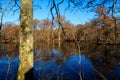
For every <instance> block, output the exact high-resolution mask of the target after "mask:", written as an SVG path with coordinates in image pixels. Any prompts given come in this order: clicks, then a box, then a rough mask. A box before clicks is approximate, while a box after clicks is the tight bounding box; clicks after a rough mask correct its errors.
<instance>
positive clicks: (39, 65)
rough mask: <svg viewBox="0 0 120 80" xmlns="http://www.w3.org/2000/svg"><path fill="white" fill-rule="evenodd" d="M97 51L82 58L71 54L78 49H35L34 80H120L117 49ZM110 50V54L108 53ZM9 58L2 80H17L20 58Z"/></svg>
mask: <svg viewBox="0 0 120 80" xmlns="http://www.w3.org/2000/svg"><path fill="white" fill-rule="evenodd" d="M43 46H45V45H43ZM43 46H42V47H43ZM71 46H72V44H71ZM72 47H74V45H73V46H72ZM97 48H98V49H97ZM97 48H95V49H96V50H95V49H94V47H90V50H91V51H90V50H89V52H90V54H89V53H88V54H85V53H84V54H79V55H78V54H77V53H73V52H72V53H71V51H72V50H75V49H72V48H71V47H70V48H69V47H68V46H66V47H65V46H64V45H62V46H61V48H60V49H61V50H60V49H57V48H53V49H52V48H49V49H48V48H45V49H42V48H37V49H35V51H34V56H35V57H34V67H33V77H34V80H81V79H82V80H102V79H103V77H102V76H104V77H105V78H106V79H107V80H120V63H119V51H116V52H115V49H116V47H112V48H111V47H106V46H99V47H97ZM92 49H94V53H93V52H92V51H93V50H92ZM100 49H101V50H100ZM107 49H109V50H108V51H107V53H106V50H107ZM117 50H118V49H117ZM81 51H82V50H81ZM109 51H111V52H109ZM112 52H114V54H113V53H112ZM9 57H10V56H9ZM9 57H8V56H6V55H5V54H2V55H1V58H0V80H14V79H15V78H16V75H17V70H18V64H19V58H18V57H15V56H13V57H11V59H9ZM101 75H102V76H101ZM29 80H31V79H29Z"/></svg>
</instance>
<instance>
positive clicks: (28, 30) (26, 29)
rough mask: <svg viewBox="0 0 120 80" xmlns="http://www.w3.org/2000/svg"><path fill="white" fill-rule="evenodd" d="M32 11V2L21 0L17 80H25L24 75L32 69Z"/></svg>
mask: <svg viewBox="0 0 120 80" xmlns="http://www.w3.org/2000/svg"><path fill="white" fill-rule="evenodd" d="M32 20H33V9H32V0H21V13H20V32H19V33H20V48H19V57H20V63H19V69H18V78H17V79H18V80H24V79H25V73H26V72H27V71H29V70H30V69H31V68H32V67H33V26H32Z"/></svg>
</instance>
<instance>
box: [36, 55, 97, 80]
mask: <svg viewBox="0 0 120 80" xmlns="http://www.w3.org/2000/svg"><path fill="white" fill-rule="evenodd" d="M55 57H56V56H55ZM55 59H56V58H54V60H51V61H50V62H46V61H44V60H39V61H36V62H35V64H34V69H35V70H34V75H35V76H34V78H35V80H40V79H41V80H80V79H81V78H82V80H95V79H96V75H95V71H94V67H93V66H92V64H91V62H90V60H89V59H87V58H86V57H85V55H81V56H78V55H72V56H70V57H69V58H68V59H66V60H65V61H64V63H63V64H62V65H60V64H57V62H56V60H55ZM61 63H62V62H61Z"/></svg>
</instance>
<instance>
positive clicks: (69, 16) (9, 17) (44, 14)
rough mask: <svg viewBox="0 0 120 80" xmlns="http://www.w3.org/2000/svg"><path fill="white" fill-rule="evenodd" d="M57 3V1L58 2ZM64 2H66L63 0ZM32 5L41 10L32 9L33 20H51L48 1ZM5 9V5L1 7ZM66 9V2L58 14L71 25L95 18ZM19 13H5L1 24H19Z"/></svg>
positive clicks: (92, 15) (44, 0) (35, 2)
mask: <svg viewBox="0 0 120 80" xmlns="http://www.w3.org/2000/svg"><path fill="white" fill-rule="evenodd" d="M2 1H3V2H2V3H3V4H6V3H7V2H8V1H9V0H2ZM58 1H59V0H58ZM65 1H66V0H65ZM33 2H34V5H39V6H40V7H41V9H38V8H37V7H35V8H34V12H33V13H34V16H33V18H34V19H39V20H42V19H47V18H48V19H51V14H50V7H47V6H48V0H33ZM2 6H3V7H5V5H2ZM11 6H12V5H11ZM66 7H67V4H66V2H64V3H63V4H61V5H60V13H61V15H62V16H65V18H66V20H68V21H70V22H71V23H72V24H74V25H77V24H85V23H86V22H88V21H89V20H91V19H93V18H94V17H95V14H94V13H93V12H82V11H81V10H79V9H78V10H76V11H71V10H69V9H68V10H67V11H66V10H65V8H66ZM19 14H20V13H19V11H17V12H16V13H15V14H14V15H13V12H12V11H7V12H6V13H5V15H4V18H3V23H5V22H13V23H16V24H19ZM0 15H1V13H0Z"/></svg>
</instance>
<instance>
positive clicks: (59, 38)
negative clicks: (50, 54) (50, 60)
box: [58, 28, 61, 41]
mask: <svg viewBox="0 0 120 80" xmlns="http://www.w3.org/2000/svg"><path fill="white" fill-rule="evenodd" d="M60 40H61V37H60V28H59V32H58V41H60Z"/></svg>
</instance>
